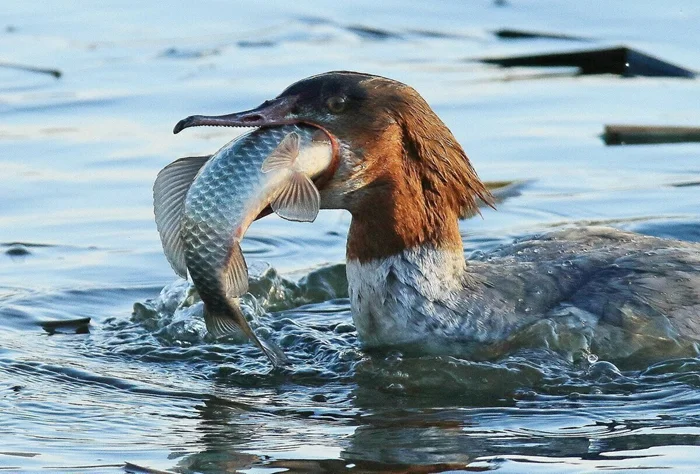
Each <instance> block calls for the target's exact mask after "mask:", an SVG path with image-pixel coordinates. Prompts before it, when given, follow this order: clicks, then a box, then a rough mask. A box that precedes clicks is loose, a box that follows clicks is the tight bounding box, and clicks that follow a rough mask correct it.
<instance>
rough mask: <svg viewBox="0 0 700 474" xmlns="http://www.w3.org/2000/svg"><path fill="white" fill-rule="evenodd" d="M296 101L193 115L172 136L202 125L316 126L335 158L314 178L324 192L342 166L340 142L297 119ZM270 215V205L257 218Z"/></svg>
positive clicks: (290, 98)
mask: <svg viewBox="0 0 700 474" xmlns="http://www.w3.org/2000/svg"><path fill="white" fill-rule="evenodd" d="M296 101H297V97H295V96H285V97H278V98H276V99H272V100H267V101H265V102H263V103H262V104H261V105H259V106H258V107H256V108H254V109H250V110H246V111H243V112H236V113H233V114H227V115H190V116H189V117H187V118H184V119H182V120H180V121H179V122H178V123H177V125H175V128H174V129H173V133H176V134H177V133H180V132H181V131H183V130H184V129H186V128H190V127H203V126H210V127H275V126H279V125H292V124H300V123H303V124H306V125H311V126H312V127H316V128H318V129H320V130H321V131H323V132H324V133H325V134H326V136H327V137H328V140H329V141H330V143H331V146H332V150H333V151H332V153H333V157H332V159H331V163H330V166H329V167H328V168H327V169H326V170H325V171H324V172H323V173H321V174H320V175H319V176H317V177H316V178H314V183H315V184H316V187H317V188H318V189H319V190H321V189H323V188H324V187H325V186H326V184H328V182H329V181H330V180H331V179H332V178H333V175H334V174H335V172H336V170H337V169H338V165H339V163H340V156H339V155H340V153H339V146H338V140H337V139H336V138H335V136H333V134H332V133H330V132H329V131H328V130H327V129H326V128H325V127H323V126H322V125H320V124H318V123H313V122H309V121H305V120H299V119H298V118H296V117H295V116H294V113H293V110H294V106H295V105H296ZM271 213H272V210H271V209H270V208H269V206H268V208H266V209H265V210H263V211H262V212H261V213H260V214H259V215H258V216H257V217H256V220H257V219H260V218H261V217H264V216H266V215H268V214H271Z"/></svg>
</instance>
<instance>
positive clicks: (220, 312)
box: [204, 301, 289, 367]
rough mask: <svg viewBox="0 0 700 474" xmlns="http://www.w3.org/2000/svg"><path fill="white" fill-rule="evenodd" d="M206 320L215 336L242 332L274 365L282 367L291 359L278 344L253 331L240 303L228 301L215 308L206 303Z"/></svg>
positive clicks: (208, 329) (208, 328) (209, 329)
mask: <svg viewBox="0 0 700 474" xmlns="http://www.w3.org/2000/svg"><path fill="white" fill-rule="evenodd" d="M204 321H205V322H206V324H207V331H209V332H210V333H211V334H212V335H213V336H214V337H222V336H229V335H232V334H240V333H241V332H242V333H243V334H245V335H246V336H248V337H249V338H250V339H251V340H252V341H253V342H254V343H255V345H256V346H258V347H259V348H260V350H262V351H263V352H264V353H265V355H266V356H267V358H268V359H270V362H272V365H273V366H275V367H282V366H286V365H289V359H287V356H285V355H284V352H282V349H280V348H279V346H277V344H275V343H274V342H271V341H266V340H263V339H260V338H259V337H258V336H257V334H255V333H254V332H253V330H252V329H251V328H250V326H249V325H248V322H247V321H246V319H245V316H244V315H243V311H241V308H240V306H238V304H236V303H233V302H228V301H227V302H226V304H224V305H217V308H216V309H215V310H214V309H213V308H209V307H207V305H206V304H205V305H204Z"/></svg>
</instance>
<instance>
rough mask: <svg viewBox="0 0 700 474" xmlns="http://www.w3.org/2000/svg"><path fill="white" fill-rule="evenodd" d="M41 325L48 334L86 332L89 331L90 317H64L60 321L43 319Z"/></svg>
mask: <svg viewBox="0 0 700 474" xmlns="http://www.w3.org/2000/svg"><path fill="white" fill-rule="evenodd" d="M40 324H41V327H42V328H44V331H46V332H48V333H49V334H56V333H64V334H65V333H69V334H87V333H88V332H90V318H78V319H64V320H60V321H44V322H42V323H40Z"/></svg>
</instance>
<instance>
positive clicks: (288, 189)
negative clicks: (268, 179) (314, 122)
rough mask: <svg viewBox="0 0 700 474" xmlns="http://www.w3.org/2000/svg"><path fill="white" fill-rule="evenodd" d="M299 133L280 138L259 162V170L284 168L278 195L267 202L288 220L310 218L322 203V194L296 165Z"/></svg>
mask: <svg viewBox="0 0 700 474" xmlns="http://www.w3.org/2000/svg"><path fill="white" fill-rule="evenodd" d="M299 143H300V138H299V134H298V133H296V132H292V133H290V134H289V135H287V136H286V137H284V138H283V139H282V141H281V142H280V144H279V145H278V146H277V148H275V150H274V151H273V152H272V153H270V156H268V157H267V158H266V159H265V161H264V162H263V164H262V172H263V173H269V172H271V171H287V175H286V177H285V179H284V180H283V181H282V184H281V187H280V188H279V190H278V192H277V195H276V196H275V198H274V199H273V200H272V202H271V203H270V206H271V207H272V210H273V211H275V213H276V214H277V215H278V216H280V217H282V218H284V219H287V220H290V221H301V222H311V221H313V220H314V219H316V216H317V215H318V210H319V208H320V207H321V197H320V196H319V194H318V189H316V186H315V185H314V183H313V181H311V179H310V178H309V177H308V176H306V175H305V174H304V173H303V172H301V171H300V170H299V168H298V167H297V166H295V161H296V159H297V157H298V156H299Z"/></svg>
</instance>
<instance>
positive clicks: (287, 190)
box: [270, 171, 321, 222]
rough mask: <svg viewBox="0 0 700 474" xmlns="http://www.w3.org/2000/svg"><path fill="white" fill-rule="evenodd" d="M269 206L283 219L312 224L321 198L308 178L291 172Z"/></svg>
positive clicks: (296, 172) (299, 173) (297, 172)
mask: <svg viewBox="0 0 700 474" xmlns="http://www.w3.org/2000/svg"><path fill="white" fill-rule="evenodd" d="M270 206H271V207H272V210H273V211H275V214H277V215H278V216H280V217H282V218H284V219H287V220H290V221H299V222H313V221H314V220H315V219H316V216H317V215H318V210H319V209H320V207H321V196H320V195H319V194H318V189H316V186H315V185H314V183H313V181H311V179H310V178H309V177H308V176H306V175H305V174H304V173H302V172H301V171H292V172H290V173H289V177H288V178H287V179H285V181H284V183H283V184H282V187H281V188H280V190H279V193H278V194H277V197H275V199H273V200H272V202H271V203H270Z"/></svg>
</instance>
